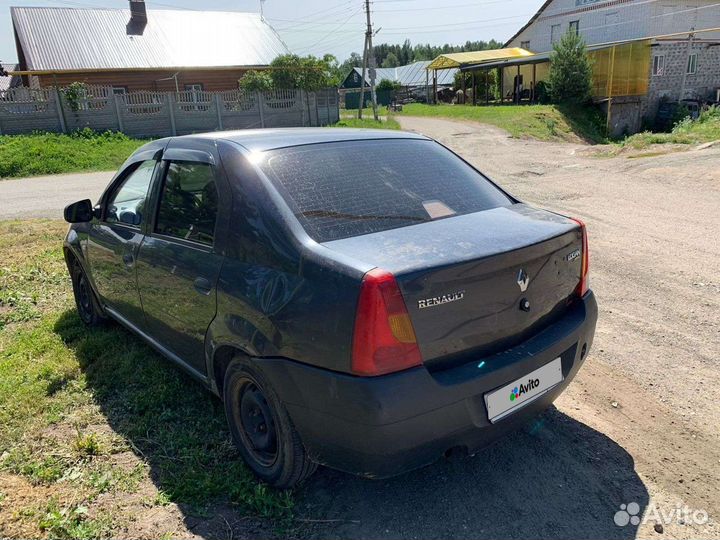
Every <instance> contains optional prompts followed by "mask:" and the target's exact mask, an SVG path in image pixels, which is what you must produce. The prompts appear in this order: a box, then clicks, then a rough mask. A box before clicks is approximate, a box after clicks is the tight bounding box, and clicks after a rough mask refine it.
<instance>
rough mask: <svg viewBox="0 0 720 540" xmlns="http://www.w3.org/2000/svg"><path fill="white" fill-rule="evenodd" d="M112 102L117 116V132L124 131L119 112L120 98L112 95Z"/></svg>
mask: <svg viewBox="0 0 720 540" xmlns="http://www.w3.org/2000/svg"><path fill="white" fill-rule="evenodd" d="M113 101H114V102H115V115H116V116H117V125H118V131H125V127H124V126H123V120H122V114H121V112H120V96H118V95H117V94H113Z"/></svg>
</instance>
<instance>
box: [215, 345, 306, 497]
mask: <svg viewBox="0 0 720 540" xmlns="http://www.w3.org/2000/svg"><path fill="white" fill-rule="evenodd" d="M223 400H224V402H225V415H226V416H227V419H228V425H229V426H230V434H231V435H232V439H233V442H234V443H235V446H237V448H238V450H239V451H240V454H241V455H242V457H243V459H244V460H245V463H247V465H248V466H249V467H250V469H252V471H253V472H254V473H255V475H256V476H257V477H258V478H259V479H260V480H262V481H263V482H266V483H267V484H269V485H271V486H273V487H276V488H282V489H284V488H290V487H293V486H296V485H297V484H299V483H301V482H302V481H303V480H305V479H306V478H307V477H308V476H310V475H311V474H312V473H314V472H315V470H316V469H317V464H316V463H314V462H313V461H311V460H310V458H309V457H308V455H307V452H306V451H305V447H304V446H303V444H302V441H301V440H300V436H299V435H298V433H297V431H295V427H294V426H293V425H292V422H291V420H290V417H289V416H288V413H287V411H286V410H285V407H283V405H282V403H281V402H280V400H279V399H278V397H277V394H276V393H275V391H274V390H273V389H272V387H271V386H270V384H269V382H268V381H267V379H265V377H263V375H262V373H261V372H260V371H259V370H258V369H257V368H256V367H254V366H253V364H252V363H251V362H249V361H248V360H247V359H246V358H243V357H237V358H235V359H233V361H232V362H231V363H230V365H229V366H228V368H227V371H226V372H225V381H224V384H223Z"/></svg>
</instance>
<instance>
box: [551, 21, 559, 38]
mask: <svg viewBox="0 0 720 540" xmlns="http://www.w3.org/2000/svg"><path fill="white" fill-rule="evenodd" d="M558 41H560V25H559V24H553V25H552V26H551V27H550V42H551V43H557V42H558Z"/></svg>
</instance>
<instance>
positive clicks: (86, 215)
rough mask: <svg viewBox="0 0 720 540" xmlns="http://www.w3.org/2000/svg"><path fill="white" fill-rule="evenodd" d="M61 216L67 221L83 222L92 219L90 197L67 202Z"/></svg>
mask: <svg viewBox="0 0 720 540" xmlns="http://www.w3.org/2000/svg"><path fill="white" fill-rule="evenodd" d="M63 217H64V218H65V221H67V222H68V223H85V222H88V221H92V218H93V207H92V203H91V202H90V199H85V200H84V201H78V202H74V203H72V204H68V205H67V206H66V207H65V211H64V212H63Z"/></svg>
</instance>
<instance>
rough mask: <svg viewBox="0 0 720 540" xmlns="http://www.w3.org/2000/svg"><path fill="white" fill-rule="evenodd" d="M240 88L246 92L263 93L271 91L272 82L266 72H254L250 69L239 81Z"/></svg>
mask: <svg viewBox="0 0 720 540" xmlns="http://www.w3.org/2000/svg"><path fill="white" fill-rule="evenodd" d="M239 84H240V88H241V89H243V90H246V91H248V92H265V91H267V90H272V87H273V80H272V77H271V76H270V74H269V73H268V72H267V71H256V70H254V69H251V70H250V71H248V72H247V73H245V75H243V77H242V79H240V82H239Z"/></svg>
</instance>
